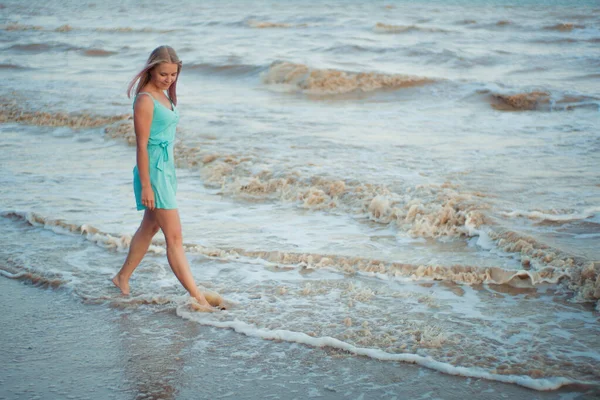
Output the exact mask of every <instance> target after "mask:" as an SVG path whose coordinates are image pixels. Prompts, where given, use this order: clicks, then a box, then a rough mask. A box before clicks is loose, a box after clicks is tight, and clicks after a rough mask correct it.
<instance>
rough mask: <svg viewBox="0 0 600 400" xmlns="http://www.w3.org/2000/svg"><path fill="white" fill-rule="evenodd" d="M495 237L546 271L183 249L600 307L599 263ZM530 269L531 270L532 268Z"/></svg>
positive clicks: (59, 223) (29, 218) (107, 242)
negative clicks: (546, 294)
mask: <svg viewBox="0 0 600 400" xmlns="http://www.w3.org/2000/svg"><path fill="white" fill-rule="evenodd" d="M0 215H2V216H3V217H4V218H16V219H19V220H22V221H24V222H27V223H29V224H31V225H32V226H41V227H44V228H46V229H50V230H53V231H54V232H56V233H68V234H76V235H81V236H83V237H84V238H85V239H87V240H88V241H90V242H92V243H95V244H97V245H99V246H101V247H103V248H106V249H110V250H114V251H126V250H127V249H128V248H129V245H130V242H131V236H129V235H119V234H110V233H106V232H102V231H101V230H99V229H97V228H95V227H93V226H91V225H88V224H82V225H78V224H72V223H69V222H66V221H64V220H57V219H51V218H47V217H44V216H42V215H39V214H36V213H21V212H3V213H1V214H0ZM490 236H492V238H493V239H494V240H498V242H499V247H501V248H505V249H507V250H509V251H514V252H521V253H522V254H523V255H525V256H528V257H531V258H541V259H543V260H544V261H545V262H546V265H543V266H540V267H539V268H537V269H535V270H533V269H529V270H526V269H523V270H511V269H504V268H501V267H478V266H468V265H452V266H443V265H417V264H406V263H401V262H390V261H385V260H376V259H369V258H363V257H351V256H339V255H331V254H318V253H294V252H283V251H260V250H245V249H240V248H214V247H206V246H202V245H197V244H184V247H185V248H186V251H188V252H190V253H193V254H202V255H204V256H207V257H212V258H218V259H224V260H240V258H244V259H247V260H254V259H261V260H263V261H264V262H266V263H268V264H269V265H271V267H273V268H284V269H285V268H297V269H304V270H314V269H320V268H330V269H333V270H336V271H339V272H342V273H345V274H356V273H361V274H367V275H371V276H374V277H378V278H382V279H396V278H402V279H405V278H409V279H414V280H438V281H449V282H455V283H461V284H468V285H473V284H482V283H486V284H496V285H508V286H512V287H518V288H526V287H533V286H535V285H539V284H543V283H549V284H557V283H559V282H561V281H565V282H567V286H568V287H569V289H571V290H573V291H574V292H575V295H576V299H577V300H579V301H597V300H598V299H600V263H588V262H586V261H585V260H577V259H576V258H569V259H567V260H562V259H561V258H560V257H561V254H560V252H559V251H558V250H555V249H551V248H549V247H548V246H545V245H543V244H541V243H539V242H536V241H535V240H533V239H531V238H527V237H524V236H522V235H519V234H517V233H514V232H504V233H491V234H490ZM149 251H150V252H152V253H155V254H165V253H166V246H165V242H164V240H157V239H155V240H153V242H152V244H151V246H150V249H149ZM528 265H529V266H531V264H528Z"/></svg>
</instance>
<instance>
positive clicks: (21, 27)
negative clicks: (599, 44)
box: [3, 23, 44, 31]
mask: <svg viewBox="0 0 600 400" xmlns="http://www.w3.org/2000/svg"><path fill="white" fill-rule="evenodd" d="M3 29H4V30H5V31H41V30H43V29H44V28H43V27H41V26H37V25H22V24H18V23H12V24H7V25H4V27H3Z"/></svg>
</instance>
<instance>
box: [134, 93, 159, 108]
mask: <svg viewBox="0 0 600 400" xmlns="http://www.w3.org/2000/svg"><path fill="white" fill-rule="evenodd" d="M153 110H154V98H152V96H151V95H150V94H148V93H142V92H140V93H138V94H137V95H136V96H135V99H134V103H133V111H134V112H142V113H151V112H152V111H153Z"/></svg>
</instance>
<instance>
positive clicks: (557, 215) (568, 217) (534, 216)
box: [503, 207, 600, 224]
mask: <svg viewBox="0 0 600 400" xmlns="http://www.w3.org/2000/svg"><path fill="white" fill-rule="evenodd" d="M599 213H600V207H595V208H589V209H587V210H584V211H583V212H579V213H570V212H562V213H561V212H543V211H511V212H507V213H503V215H504V216H506V217H513V218H514V217H525V218H528V219H531V220H536V221H542V222H554V223H558V224H563V223H569V222H573V221H582V220H585V219H588V218H591V217H593V216H595V215H596V214H599Z"/></svg>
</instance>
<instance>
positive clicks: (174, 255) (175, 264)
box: [154, 209, 211, 308]
mask: <svg viewBox="0 0 600 400" xmlns="http://www.w3.org/2000/svg"><path fill="white" fill-rule="evenodd" d="M154 215H155V217H156V221H157V222H158V225H159V226H160V229H162V231H163V233H164V234H165V239H166V241H167V259H168V260H169V265H170V266H171V269H172V270H173V273H174V274H175V276H176V277H177V279H179V282H181V284H182V285H183V287H184V288H185V289H186V290H187V291H188V292H189V294H190V296H192V297H194V298H195V299H196V300H198V303H200V305H201V306H206V307H209V308H210V307H211V305H210V304H209V303H208V301H206V298H205V297H204V295H203V294H202V292H201V291H200V290H199V289H198V287H197V286H196V282H194V277H193V276H192V271H191V270H190V266H189V264H188V261H187V258H186V257H185V251H184V249H183V237H182V235H181V221H180V219H179V212H178V211H177V210H176V209H173V210H165V209H156V210H154Z"/></svg>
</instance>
